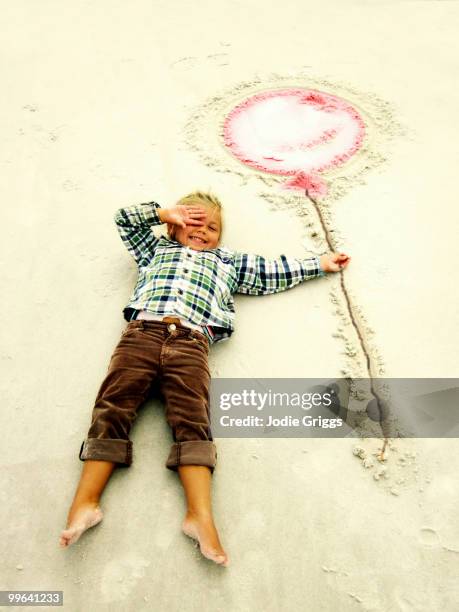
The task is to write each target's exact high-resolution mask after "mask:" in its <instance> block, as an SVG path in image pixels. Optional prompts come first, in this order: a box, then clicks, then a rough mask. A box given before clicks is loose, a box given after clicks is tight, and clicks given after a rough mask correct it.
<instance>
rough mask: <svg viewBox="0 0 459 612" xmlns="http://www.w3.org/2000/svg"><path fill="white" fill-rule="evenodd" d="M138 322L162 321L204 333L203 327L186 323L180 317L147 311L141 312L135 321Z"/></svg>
mask: <svg viewBox="0 0 459 612" xmlns="http://www.w3.org/2000/svg"><path fill="white" fill-rule="evenodd" d="M135 320H136V321H139V320H140V321H162V322H163V323H174V324H175V325H181V326H182V327H189V328H191V329H195V330H196V331H199V332H201V333H204V330H203V327H202V325H196V324H195V323H191V322H190V321H185V320H183V319H180V318H179V317H176V316H172V315H166V316H165V315H157V314H153V313H151V312H147V311H146V310H141V311H140V312H139V314H138V316H137V318H136V319H135Z"/></svg>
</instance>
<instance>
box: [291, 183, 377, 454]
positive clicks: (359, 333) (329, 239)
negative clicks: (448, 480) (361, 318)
mask: <svg viewBox="0 0 459 612" xmlns="http://www.w3.org/2000/svg"><path fill="white" fill-rule="evenodd" d="M298 179H299V180H300V181H302V182H303V185H302V186H303V187H304V189H305V191H304V193H305V196H306V197H307V198H308V199H309V201H310V202H312V204H313V205H314V209H315V211H316V213H317V216H318V218H319V223H320V225H321V228H322V231H323V234H324V236H325V241H326V243H327V246H328V248H329V249H330V251H335V250H336V247H335V245H334V244H333V239H332V237H331V236H330V232H329V230H328V228H327V225H326V223H325V221H324V218H323V215H322V211H321V210H320V205H319V203H318V202H317V199H316V198H314V197H313V196H312V195H311V193H310V191H312V192H313V193H314V192H318V185H319V184H320V183H318V181H317V179H316V177H313V176H312V175H306V174H303V175H302V176H297V178H296V181H297V182H299V180H298ZM321 181H322V179H320V182H321ZM339 275H340V285H341V292H342V294H343V296H344V299H345V302H346V306H347V312H348V315H349V319H350V320H351V323H352V326H353V328H354V330H355V333H356V334H357V337H358V339H359V343H360V348H361V350H362V353H363V354H364V355H365V359H366V364H367V371H368V376H369V380H370V391H371V393H372V395H373V397H374V398H375V400H376V403H377V406H378V412H379V415H381V417H382V415H384V414H385V412H386V409H385V407H384V405H383V403H382V399H381V397H380V396H379V394H378V392H377V391H376V389H375V387H374V384H373V370H374V368H373V367H372V360H371V356H370V352H369V350H368V348H367V346H366V342H365V337H364V334H363V333H362V330H361V329H360V326H359V324H358V322H357V321H356V319H355V317H354V312H353V307H352V302H351V298H350V296H349V292H348V290H347V288H346V285H345V282H344V275H343V270H341V271H340V272H339ZM387 443H388V439H387V437H384V443H383V447H382V449H381V453H380V455H379V459H380V460H381V461H382V460H383V459H384V453H385V450H386V447H387Z"/></svg>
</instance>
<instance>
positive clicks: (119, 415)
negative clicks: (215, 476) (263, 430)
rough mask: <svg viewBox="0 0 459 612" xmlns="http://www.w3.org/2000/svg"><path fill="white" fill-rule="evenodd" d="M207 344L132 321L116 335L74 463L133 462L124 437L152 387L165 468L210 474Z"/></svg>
mask: <svg viewBox="0 0 459 612" xmlns="http://www.w3.org/2000/svg"><path fill="white" fill-rule="evenodd" d="M208 353H209V343H208V340H207V338H206V336H205V335H204V334H202V333H201V332H199V331H196V330H194V329H190V328H188V327H184V326H183V325H181V324H171V323H166V322H163V321H147V320H135V321H131V322H130V323H128V325H127V326H126V328H125V329H124V330H123V332H122V334H121V338H120V341H119V343H118V345H117V346H116V348H115V350H114V352H113V355H112V357H111V360H110V364H109V368H108V372H107V375H106V377H105V379H104V381H103V382H102V385H101V387H100V389H99V392H98V394H97V397H96V401H95V405H94V408H93V412H92V419H91V426H90V428H89V431H88V435H87V438H86V439H85V440H84V441H83V443H82V445H81V448H80V453H79V458H80V459H81V460H82V461H85V460H86V459H96V460H104V461H113V462H115V463H117V464H119V465H120V466H126V467H127V466H129V465H131V463H132V441H131V440H130V439H129V432H130V430H131V427H132V425H133V423H134V421H135V419H136V416H137V411H138V409H139V407H140V406H141V405H142V404H143V402H144V401H145V400H146V399H147V397H148V395H149V391H150V389H151V387H152V385H153V384H155V385H158V386H159V389H160V391H161V393H162V396H163V397H164V400H165V405H166V420H167V422H168V424H169V425H170V427H171V429H172V434H173V439H174V443H173V444H172V447H171V450H170V453H169V457H168V458H167V461H166V464H165V466H166V467H167V468H169V469H170V470H173V471H177V468H178V466H179V465H205V466H208V467H209V468H210V470H211V472H212V473H213V471H214V468H215V465H216V461H217V449H216V446H215V444H214V442H213V437H212V432H211V429H210V411H209V384H210V372H209V366H208V360H207V357H208Z"/></svg>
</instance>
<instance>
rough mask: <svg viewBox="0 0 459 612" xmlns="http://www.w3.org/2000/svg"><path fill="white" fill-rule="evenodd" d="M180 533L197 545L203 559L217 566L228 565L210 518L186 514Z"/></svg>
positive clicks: (226, 556)
mask: <svg viewBox="0 0 459 612" xmlns="http://www.w3.org/2000/svg"><path fill="white" fill-rule="evenodd" d="M182 531H183V533H184V534H185V535H187V536H188V537H190V538H193V540H196V541H197V542H198V543H199V548H200V550H201V553H202V554H203V555H204V557H206V558H207V559H210V560H211V561H214V562H215V563H217V564H218V565H223V566H225V567H227V566H228V565H229V559H228V555H227V554H226V552H225V551H224V550H223V548H222V545H221V544H220V540H219V539H218V533H217V530H216V528H215V525H214V521H213V519H212V517H211V516H206V515H204V516H202V515H195V514H191V513H190V512H187V514H186V516H185V518H184V520H183V523H182Z"/></svg>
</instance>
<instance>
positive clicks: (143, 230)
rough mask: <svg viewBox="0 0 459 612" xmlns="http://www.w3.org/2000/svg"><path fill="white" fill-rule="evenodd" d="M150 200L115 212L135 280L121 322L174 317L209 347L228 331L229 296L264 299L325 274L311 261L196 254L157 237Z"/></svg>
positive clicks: (223, 253)
mask: <svg viewBox="0 0 459 612" xmlns="http://www.w3.org/2000/svg"><path fill="white" fill-rule="evenodd" d="M158 208H160V206H159V204H157V203H156V202H148V203H145V204H137V205H134V206H129V207H127V208H120V209H119V210H117V212H116V214H115V217H114V220H115V223H116V226H117V228H118V232H119V234H120V236H121V239H122V241H123V242H124V245H125V246H126V248H127V250H128V251H129V253H130V254H131V255H132V256H133V258H134V259H135V261H136V263H137V266H138V278H137V284H136V287H135V289H134V292H133V294H132V296H131V299H130V300H129V303H128V304H127V306H126V307H125V308H124V310H123V314H124V318H125V320H126V321H132V320H134V319H135V318H136V317H137V315H138V313H139V311H140V310H148V311H149V312H152V313H155V314H160V315H165V316H166V315H175V316H178V317H180V318H182V319H184V320H187V321H190V322H191V323H195V324H197V325H201V326H202V327H203V332H204V334H205V335H206V336H207V338H208V340H209V344H213V343H215V342H218V341H219V340H224V339H227V338H229V337H230V336H231V334H232V333H233V330H234V319H235V310H234V300H233V294H234V293H245V294H249V295H267V294H270V293H278V292H280V291H285V290H286V289H290V288H291V287H294V286H295V285H298V284H299V283H301V282H302V281H305V280H309V279H311V278H317V277H319V276H325V272H323V270H322V269H321V267H320V262H319V259H318V258H317V257H311V258H309V259H293V258H287V257H285V255H281V256H280V257H279V258H278V259H266V258H264V257H261V256H260V255H252V254H248V253H237V252H234V251H231V250H229V249H227V248H225V247H218V248H215V249H209V250H203V251H197V250H195V249H192V248H190V247H187V246H184V245H182V244H180V243H179V242H177V241H175V240H171V239H169V238H165V237H163V236H162V237H159V238H157V237H156V236H155V235H154V234H153V232H152V231H151V226H153V225H160V224H161V221H160V219H159V216H158V213H157V209H158Z"/></svg>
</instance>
